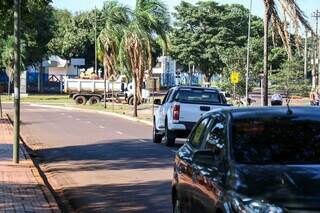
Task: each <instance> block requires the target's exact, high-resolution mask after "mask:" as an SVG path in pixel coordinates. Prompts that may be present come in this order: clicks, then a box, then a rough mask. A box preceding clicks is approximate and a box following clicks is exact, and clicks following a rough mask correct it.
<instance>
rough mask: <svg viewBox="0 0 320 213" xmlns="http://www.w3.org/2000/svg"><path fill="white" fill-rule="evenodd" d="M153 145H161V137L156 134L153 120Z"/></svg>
mask: <svg viewBox="0 0 320 213" xmlns="http://www.w3.org/2000/svg"><path fill="white" fill-rule="evenodd" d="M152 136H153V143H161V141H162V138H163V135H162V134H159V133H158V130H157V128H156V122H155V119H154V120H153V134H152Z"/></svg>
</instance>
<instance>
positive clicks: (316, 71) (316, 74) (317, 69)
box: [312, 10, 320, 88]
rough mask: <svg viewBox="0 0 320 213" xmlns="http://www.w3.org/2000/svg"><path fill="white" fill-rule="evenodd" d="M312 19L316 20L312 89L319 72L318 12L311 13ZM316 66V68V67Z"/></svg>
mask: <svg viewBox="0 0 320 213" xmlns="http://www.w3.org/2000/svg"><path fill="white" fill-rule="evenodd" d="M312 17H313V18H315V19H316V45H315V46H316V49H315V50H314V61H313V63H314V66H315V70H314V73H313V74H314V75H313V76H312V87H313V88H315V87H316V86H317V85H318V83H319V82H318V79H319V76H318V75H319V70H320V67H319V66H320V63H319V61H320V60H319V58H320V43H319V35H318V29H319V18H320V11H319V10H316V11H315V12H313V13H312ZM317 65H318V66H317Z"/></svg>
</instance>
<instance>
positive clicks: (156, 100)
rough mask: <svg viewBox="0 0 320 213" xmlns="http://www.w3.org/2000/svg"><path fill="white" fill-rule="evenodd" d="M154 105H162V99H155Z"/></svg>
mask: <svg viewBox="0 0 320 213" xmlns="http://www.w3.org/2000/svg"><path fill="white" fill-rule="evenodd" d="M153 103H154V104H155V105H161V99H158V98H157V99H154V101H153Z"/></svg>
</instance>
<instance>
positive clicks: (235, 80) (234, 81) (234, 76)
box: [230, 71, 240, 84]
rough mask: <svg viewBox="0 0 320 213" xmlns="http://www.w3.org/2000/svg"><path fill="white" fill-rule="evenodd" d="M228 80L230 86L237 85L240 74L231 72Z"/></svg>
mask: <svg viewBox="0 0 320 213" xmlns="http://www.w3.org/2000/svg"><path fill="white" fill-rule="evenodd" d="M230 80H231V83H232V84H238V83H239V81H240V73H239V72H238V71H232V72H231V75H230Z"/></svg>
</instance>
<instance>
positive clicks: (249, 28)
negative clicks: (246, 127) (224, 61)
mask: <svg viewBox="0 0 320 213" xmlns="http://www.w3.org/2000/svg"><path fill="white" fill-rule="evenodd" d="M251 12H252V0H250V12H249V23H248V44H247V67H246V69H247V70H246V101H245V104H246V106H248V100H249V65H250V37H251Z"/></svg>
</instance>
